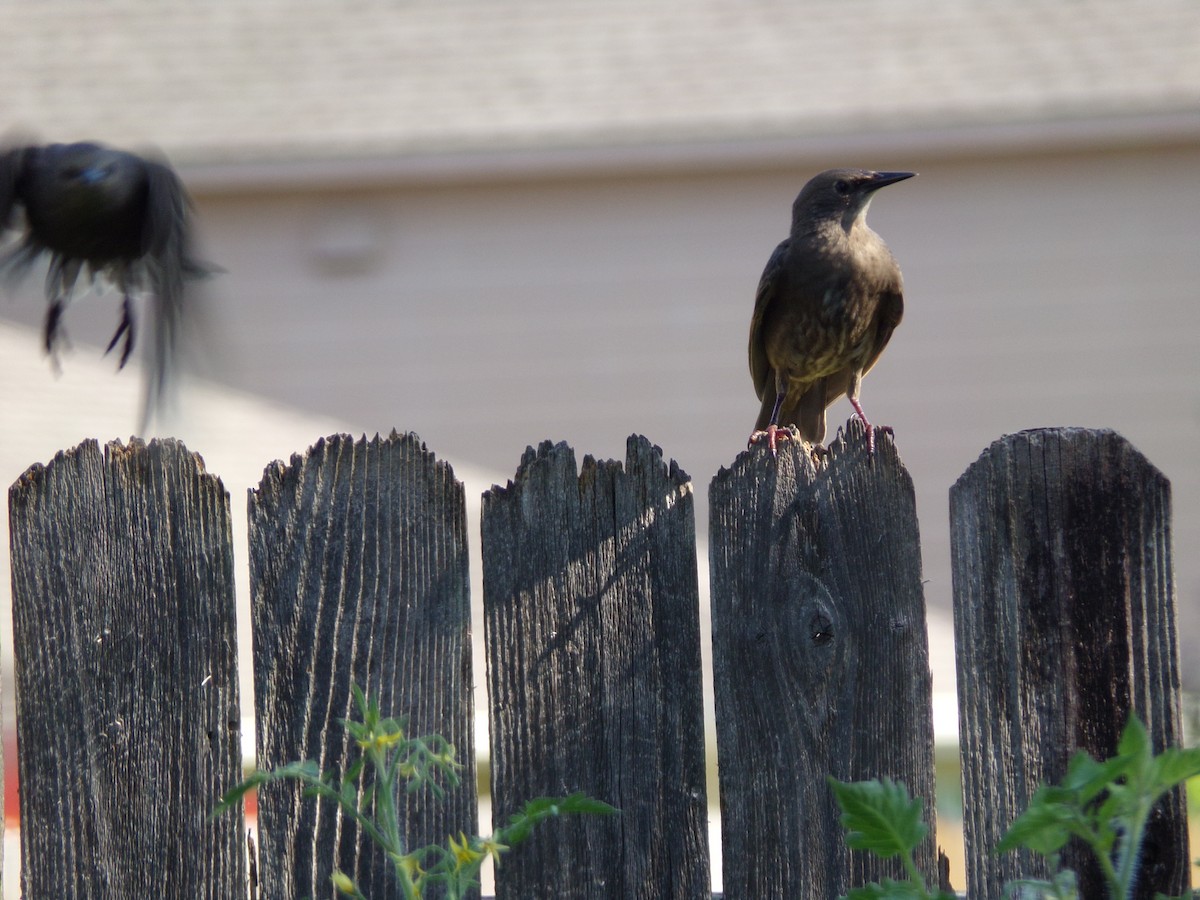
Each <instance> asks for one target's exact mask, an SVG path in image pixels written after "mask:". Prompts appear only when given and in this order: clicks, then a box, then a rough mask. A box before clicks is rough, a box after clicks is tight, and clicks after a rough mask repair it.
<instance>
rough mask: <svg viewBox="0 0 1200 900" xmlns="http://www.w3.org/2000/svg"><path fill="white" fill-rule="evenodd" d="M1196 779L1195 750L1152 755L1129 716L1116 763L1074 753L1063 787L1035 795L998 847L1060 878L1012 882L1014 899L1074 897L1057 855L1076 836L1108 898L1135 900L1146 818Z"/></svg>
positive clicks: (1199, 762) (1198, 760)
mask: <svg viewBox="0 0 1200 900" xmlns="http://www.w3.org/2000/svg"><path fill="white" fill-rule="evenodd" d="M1198 774H1200V748H1192V749H1188V750H1181V749H1177V748H1168V749H1167V750H1164V751H1163V752H1162V753H1160V754H1158V755H1157V756H1155V755H1154V750H1153V747H1152V746H1151V744H1150V735H1149V734H1148V733H1147V732H1146V727H1145V726H1144V725H1143V724H1142V723H1141V721H1140V720H1139V719H1138V718H1137V716H1134V715H1130V717H1129V721H1128V722H1127V723H1126V725H1125V728H1124V730H1123V731H1122V732H1121V737H1120V739H1119V740H1118V742H1117V755H1116V756H1114V757H1112V758H1111V759H1109V760H1106V761H1105V762H1097V761H1096V760H1095V759H1093V758H1092V757H1091V756H1090V755H1089V754H1088V753H1086V752H1084V751H1080V752H1079V753H1076V754H1075V756H1074V757H1072V758H1071V761H1070V762H1069V763H1068V764H1067V774H1066V776H1065V777H1064V778H1063V780H1062V783H1061V784H1057V785H1043V786H1042V787H1040V788H1038V790H1037V793H1035V794H1034V795H1033V800H1032V801H1030V804H1029V808H1028V809H1026V810H1025V812H1023V813H1021V815H1020V816H1018V817H1017V818H1016V820H1015V821H1014V822H1013V823H1012V825H1011V826H1010V827H1009V829H1008V831H1007V833H1006V834H1005V835H1004V838H1003V839H1002V840H1001V841H1000V843H999V844H998V845H997V847H996V850H997V852H1000V853H1003V852H1007V851H1011V850H1015V849H1017V848H1018V847H1025V848H1027V849H1029V850H1032V851H1033V852H1034V853H1037V854H1040V855H1041V856H1044V857H1046V858H1047V859H1048V860H1049V861H1050V864H1051V867H1052V868H1053V869H1055V870H1056V872H1057V874H1056V876H1055V878H1054V880H1053V881H1036V880H1025V881H1019V882H1012V883H1010V889H1011V890H1012V891H1013V896H1017V897H1049V898H1070V897H1074V896H1075V895H1076V894H1075V874H1074V873H1073V872H1071V871H1070V870H1061V869H1060V865H1059V854H1060V852H1061V851H1062V849H1063V847H1064V846H1065V845H1066V843H1067V841H1069V840H1070V839H1071V838H1072V837H1077V838H1079V839H1081V840H1082V841H1083V842H1084V844H1086V845H1087V846H1088V848H1089V849H1090V850H1091V852H1092V855H1093V856H1095V858H1096V861H1097V863H1098V864H1099V866H1100V871H1101V872H1102V873H1103V875H1104V882H1105V884H1106V885H1107V887H1108V895H1109V897H1110V898H1112V900H1127V898H1130V897H1132V896H1133V892H1134V887H1135V884H1136V882H1137V874H1138V861H1139V856H1140V854H1141V847H1142V840H1143V838H1144V837H1145V831H1146V822H1147V821H1148V820H1149V818H1150V811H1151V810H1152V809H1153V808H1154V806H1155V804H1157V803H1158V802H1159V800H1161V799H1162V798H1163V796H1164V795H1165V794H1167V793H1168V792H1169V791H1171V790H1173V789H1174V788H1175V787H1177V786H1178V785H1180V784H1182V783H1183V782H1184V781H1186V780H1187V779H1188V778H1191V777H1193V776H1195V775H1198Z"/></svg>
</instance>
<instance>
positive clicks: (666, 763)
mask: <svg viewBox="0 0 1200 900" xmlns="http://www.w3.org/2000/svg"><path fill="white" fill-rule="evenodd" d="M692 504H693V500H692V490H691V485H690V483H689V482H688V478H687V476H686V475H685V474H684V473H683V472H681V471H680V470H679V469H678V467H677V466H676V465H675V463H673V462H672V463H671V464H670V465H669V466H668V465H667V464H666V463H665V462H664V461H663V458H662V453H661V451H660V450H659V449H658V448H656V447H652V446H651V445H650V443H649V442H648V441H647V440H646V439H645V438H641V437H631V438H630V439H629V442H628V446H627V452H626V460H625V468H624V469H622V467H621V465H620V463H617V462H611V461H610V462H602V463H597V462H595V461H594V460H593V459H592V458H591V457H586V458H585V459H584V462H583V470H582V472H578V473H577V470H576V466H575V456H574V453H573V452H572V450H571V449H570V448H569V447H567V446H566V445H565V444H558V445H555V446H551V444H550V443H549V442H546V443H543V444H542V445H541V446H540V447H539V448H538V449H537V451H536V452H535V451H534V450H532V449H529V450H527V451H526V452H525V455H524V457H523V458H522V460H521V465H520V468H519V469H518V471H517V474H516V477H515V479H514V481H512V482H509V484H508V486H507V487H506V488H494V489H493V490H491V491H489V492H488V493H487V494H485V495H484V501H483V551H484V573H483V574H484V621H485V634H486V637H487V644H488V690H489V696H490V705H491V727H492V798H493V818H494V819H495V821H497V822H503V821H505V820H506V819H507V817H508V815H509V814H511V813H512V812H514V811H515V810H517V809H519V808H520V807H521V805H523V804H524V802H525V801H527V800H530V799H532V798H534V797H536V796H540V795H548V794H565V793H572V792H574V791H583V792H585V793H587V794H589V795H591V796H593V797H596V798H598V799H601V800H605V801H607V802H609V803H612V804H613V805H615V806H617V807H619V808H620V809H621V814H620V815H619V816H616V817H611V818H596V817H583V818H574V819H562V820H557V821H554V822H553V823H552V824H547V825H545V826H543V827H542V828H541V829H539V830H538V831H537V832H535V833H534V836H533V837H532V838H531V839H530V840H529V841H528V842H527V843H525V844H523V845H521V846H519V847H518V848H516V849H515V850H514V851H513V852H512V853H511V854H509V855H506V856H505V857H504V861H503V864H502V865H501V866H500V867H499V869H498V871H497V873H496V877H497V897H499V898H519V900H526V898H531V897H555V898H583V897H589V898H604V900H607V898H611V897H623V898H647V900H649V898H655V900H658V898H675V897H678V898H684V897H693V898H694V897H705V898H707V897H709V896H710V893H709V870H708V839H707V828H706V818H707V810H706V804H705V786H704V731H703V720H702V707H701V671H700V638H699V614H698V591H697V572H696V548H695V520H694V515H695V512H694V509H693V505H692Z"/></svg>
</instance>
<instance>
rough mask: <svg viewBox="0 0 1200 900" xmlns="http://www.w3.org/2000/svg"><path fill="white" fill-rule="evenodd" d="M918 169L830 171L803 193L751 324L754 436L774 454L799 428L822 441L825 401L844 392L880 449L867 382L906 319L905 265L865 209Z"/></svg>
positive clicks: (773, 256) (871, 445)
mask: <svg viewBox="0 0 1200 900" xmlns="http://www.w3.org/2000/svg"><path fill="white" fill-rule="evenodd" d="M913 174H914V173H912V172H869V171H866V170H863V169H831V170H829V171H828V172H822V173H821V174H820V175H817V176H815V177H814V178H813V179H812V180H811V181H809V182H808V184H806V185H805V186H804V189H803V190H801V191H800V195H799V196H798V197H797V198H796V202H795V203H794V204H793V205H792V231H791V234H790V235H789V236H788V238H787V239H786V240H784V242H783V243H781V244H780V245H779V246H778V247H776V248H775V252H774V253H773V254H771V259H770V260H769V261H768V262H767V267H766V269H765V270H764V271H763V274H762V279H761V280H760V281H759V283H758V294H757V296H756V298H755V302H754V317H753V319H752V320H751V322H750V374H751V375H752V376H753V377H754V389H755V390H756V391H757V392H758V396H759V399H760V400H762V410H761V412H760V413H759V415H758V421H757V423H756V424H755V426H754V429H755V430H754V433H753V434H751V436H750V443H752V444H753V443H757V442H758V441H760V440H762V439H763V438H764V437H765V438H766V439H767V443H768V445H769V446H770V448H771V452H772V453H774V452H775V445H776V441H778V440H780V439H782V438H785V437H789V436H790V435H791V432H790V431H789V430H786V428H787V426H793V425H794V426H796V427H797V428H798V429H799V432H800V436H801V437H802V438H803V439H804V440H806V441H808V442H810V443H812V444H813V445H820V444H821V442H822V441H823V440H824V439H825V410H826V408H827V407H828V406H829V405H830V404H831V403H833V402H834V401H835V400H837V399H838V397H840V396H842V394H846V395H847V396H848V397H849V398H850V403H851V404H853V406H854V411H855V413H856V414H857V415H858V417H859V418H860V419H861V420H862V422H863V424H864V425H865V426H866V429H867V450H868V452H874V450H875V430H876V426H874V425H872V424H871V423H870V422H868V421H867V417H866V415H865V414H864V413H863V409H862V406H861V404H860V403H859V401H858V394H859V387H860V385H861V382H862V377H863V375H865V374H866V373H867V371H868V370H869V369H870V368H871V366H873V365H874V364H875V361H876V360H877V359H879V354H880V353H882V352H883V348H884V347H885V346H886V345H887V342H888V339H889V338H890V337H891V336H892V331H893V330H894V329H895V328H896V325H898V324H899V322H900V316H901V314H902V313H903V310H904V298H903V285H902V282H901V279H900V267H899V266H898V265H896V260H895V259H894V258H893V257H892V254H891V252H890V251H889V250H888V248H887V245H886V244H884V242H883V240H882V239H881V238H880V237H879V235H877V234H876V233H875V232H873V231H872V230H871V229H870V228H868V227H867V222H866V217H867V207H868V206H869V205H870V203H871V198H872V197H873V196H874V195H875V191H877V190H878V189H879V188H881V187H883V186H884V185H888V184H894V183H895V182H897V181H902V180H904V179H905V178H911V177H912V176H913ZM881 427H883V428H884V429H885V430H889V431H890V429H887V428H886V426H881Z"/></svg>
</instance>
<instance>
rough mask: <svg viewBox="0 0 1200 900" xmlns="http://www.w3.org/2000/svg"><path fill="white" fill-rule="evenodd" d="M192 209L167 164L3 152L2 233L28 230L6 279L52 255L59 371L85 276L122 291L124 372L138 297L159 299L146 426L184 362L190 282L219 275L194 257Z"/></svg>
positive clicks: (49, 325) (5, 257)
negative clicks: (180, 359)
mask: <svg viewBox="0 0 1200 900" xmlns="http://www.w3.org/2000/svg"><path fill="white" fill-rule="evenodd" d="M18 208H19V209H20V210H21V211H22V212H23V213H24V216H23V218H22V217H20V216H18V215H17V210H18ZM190 211H191V204H190V201H189V199H188V196H187V193H186V191H185V190H184V187H183V183H182V182H181V181H180V180H179V177H178V176H177V175H176V174H175V172H174V171H173V170H172V169H171V168H170V166H168V165H167V164H166V163H165V162H160V161H158V160H154V159H146V158H143V157H141V156H136V155H134V154H132V153H126V152H125V151H122V150H115V149H112V148H109V147H105V146H102V145H100V144H93V143H79V144H49V145H47V146H44V147H36V146H18V147H11V148H9V149H7V150H2V151H0V235H3V233H4V232H5V231H6V230H8V229H11V228H17V229H21V234H20V237H19V238H18V240H17V243H16V244H15V246H14V247H12V248H11V249H9V250H8V251H7V252H5V253H3V254H2V255H0V273H4V274H5V275H6V276H7V277H8V279H9V280H10V281H15V280H18V279H19V278H21V277H22V276H24V275H25V274H26V272H27V271H28V269H29V268H30V267H31V266H32V265H33V263H34V262H35V261H36V260H37V259H38V258H39V257H40V256H41V255H42V254H47V255H48V256H49V258H50V262H49V271H48V272H47V275H46V299H47V301H48V302H49V308H48V309H47V311H46V319H45V327H44V331H43V342H44V345H45V349H46V352H47V353H48V354H49V355H50V356H51V358H52V359H54V361H55V364H56V365H57V350H58V346H59V342H60V340H61V339H62V316H63V312H64V310H65V309H66V307H67V304H68V303H69V302H70V299H71V295H72V292H73V291H74V288H75V286H76V282H77V281H78V279H79V276H80V274H83V275H84V279H85V284H86V283H90V282H94V281H95V280H96V279H97V278H98V277H101V276H102V277H103V278H104V279H106V280H107V281H109V282H111V283H112V284H113V285H115V286H116V287H117V289H118V290H120V291H121V294H122V301H121V321H120V324H119V325H118V326H117V330H116V332H115V333H114V334H113V336H112V340H111V341H109V343H108V349H107V351H106V352H111V351H112V350H113V348H115V347H116V346H117V345H118V344H120V345H121V356H120V362H119V367H122V368H123V367H124V366H125V363H126V362H128V361H129V355H130V353H132V352H133V347H134V343H135V341H136V336H137V325H136V321H135V316H134V305H133V296H134V295H135V294H139V293H142V292H145V293H148V294H150V295H151V297H152V300H151V303H152V314H151V323H152V329H153V333H152V337H153V340H152V344H151V347H150V351H149V357H150V358H149V365H148V367H147V379H146V396H145V403H144V408H143V414H142V423H141V427H142V429H145V427H146V425H147V424H148V421H149V418H150V416H151V415H153V413H154V412H156V411H157V409H158V407H159V405H160V404H161V403H162V402H163V399H164V396H163V391H164V388H165V386H166V384H167V380H168V377H169V375H170V372H171V371H172V368H173V366H174V364H175V362H176V353H177V351H178V349H179V338H180V334H179V332H180V328H181V323H182V321H183V318H184V313H185V312H186V309H185V305H184V304H185V301H184V289H185V285H186V283H187V282H188V281H189V280H190V279H195V278H200V277H203V276H205V275H207V274H209V273H210V272H211V271H212V269H211V268H210V267H209V266H206V265H205V264H203V263H201V262H199V261H197V260H195V259H194V258H193V257H192V256H191V247H190V244H191V241H190Z"/></svg>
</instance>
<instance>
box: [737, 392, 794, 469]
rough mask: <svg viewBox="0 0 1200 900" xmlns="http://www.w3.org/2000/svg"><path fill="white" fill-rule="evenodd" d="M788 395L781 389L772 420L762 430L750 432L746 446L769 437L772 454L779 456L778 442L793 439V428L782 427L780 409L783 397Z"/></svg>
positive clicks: (768, 443) (776, 399) (776, 398)
mask: <svg viewBox="0 0 1200 900" xmlns="http://www.w3.org/2000/svg"><path fill="white" fill-rule="evenodd" d="M785 396H787V391H786V390H783V389H781V390H780V391H779V393H778V394H777V395H776V397H775V408H774V409H772V410H771V420H770V422H769V423H768V424H767V427H766V428H764V429H763V430H762V431H755V432H752V433H751V434H750V440H749V441H747V442H746V446H748V447H749V446H752V445H754V444H757V443H758V442H759V441H761V440H762V439H763V438H764V437H765V438H766V439H767V446H768V447H770V448H771V455H772V456H778V455H779V450H778V448H777V447H776V444H777V443H778V442H779V441H790V440H791V439H792V432H791V429H788V428H780V427H779V425H778V424H777V423H778V422H779V410H780V409H781V408H782V407H783V398H784V397H785Z"/></svg>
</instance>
